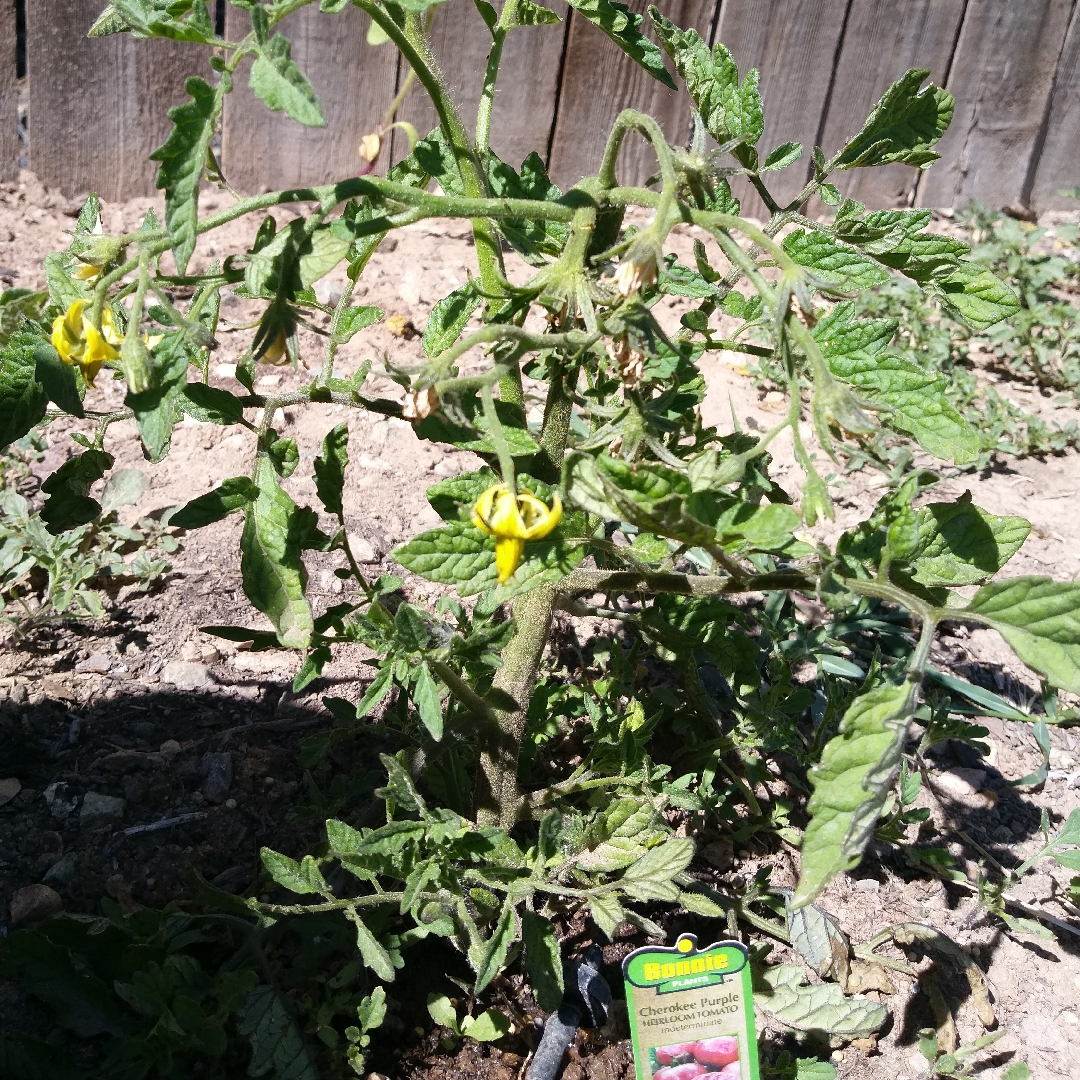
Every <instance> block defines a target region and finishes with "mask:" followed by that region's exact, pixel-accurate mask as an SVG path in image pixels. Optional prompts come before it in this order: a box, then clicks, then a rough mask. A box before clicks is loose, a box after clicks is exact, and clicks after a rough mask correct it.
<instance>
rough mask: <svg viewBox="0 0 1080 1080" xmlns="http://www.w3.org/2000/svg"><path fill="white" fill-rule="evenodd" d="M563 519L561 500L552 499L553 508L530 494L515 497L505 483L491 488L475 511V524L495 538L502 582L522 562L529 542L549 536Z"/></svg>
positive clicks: (478, 500) (497, 566)
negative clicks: (527, 541) (526, 544)
mask: <svg viewBox="0 0 1080 1080" xmlns="http://www.w3.org/2000/svg"><path fill="white" fill-rule="evenodd" d="M561 520H562V500H561V499H560V498H559V496H558V494H554V495H552V497H551V507H550V509H549V508H548V507H547V506H545V505H544V504H543V503H542V502H541V501H540V500H539V499H538V498H537V497H536V496H535V495H533V494H532V492H531V491H523V492H521V494H520V495H515V494H514V493H513V492H512V491H511V490H510V489H509V488H508V487H507V486H506V485H505V484H495V485H494V486H493V487H489V488H488V489H487V491H485V492H484V493H483V494H482V495H481V496H480V498H479V499H477V500H476V506H475V508H474V509H473V515H472V522H473V524H474V525H475V526H476V527H477V528H478V529H480V530H481V531H482V532H486V533H487V534H488V536H494V537H495V569H496V570H498V572H499V583H500V584H502V583H503V582H504V581H507V580H509V578H510V577H511V576H512V575H513V573H514V571H515V570H516V569H517V567H518V563H519V562H521V556H522V553H523V552H524V551H525V541H526V540H539V539H540V537H542V536H547V534H548V533H549V532H551V530H552V529H554V528H555V526H556V525H558V524H559V522H560V521H561Z"/></svg>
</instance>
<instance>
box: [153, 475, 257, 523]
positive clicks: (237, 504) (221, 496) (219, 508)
mask: <svg viewBox="0 0 1080 1080" xmlns="http://www.w3.org/2000/svg"><path fill="white" fill-rule="evenodd" d="M258 497H259V489H258V488H257V487H256V486H255V482H254V481H253V480H251V479H250V478H249V477H247V476H231V477H229V479H227V480H222V481H221V484H220V485H219V486H218V487H216V488H214V490H213V491H208V492H207V493H206V494H205V495H200V496H199V497H198V498H195V499H192V500H191V502H189V503H185V504H184V505H183V506H181V507H180V509H179V510H177V511H176V513H175V514H173V516H172V517H171V518H170V519H169V524H170V525H175V526H176V527H177V528H178V529H201V528H202V527H203V526H204V525H209V524H211V523H212V522H214V521H220V520H221V519H222V518H223V517H225V516H226V515H228V514H231V513H233V512H234V511H236V510H243V509H244V508H245V507H247V506H248V505H250V504H251V503H252V502H254V500H255V499H257V498H258Z"/></svg>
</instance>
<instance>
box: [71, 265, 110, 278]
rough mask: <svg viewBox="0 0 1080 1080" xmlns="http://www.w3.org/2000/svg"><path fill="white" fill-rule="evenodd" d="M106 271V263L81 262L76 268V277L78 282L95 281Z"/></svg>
mask: <svg viewBox="0 0 1080 1080" xmlns="http://www.w3.org/2000/svg"><path fill="white" fill-rule="evenodd" d="M104 269H105V264H104V263H100V264H99V263H87V262H81V263H79V264H78V266H76V267H75V274H74V277H75V278H76V279H77V280H78V281H93V280H94V278H96V277H97V276H98V274H100V273H101V271H102V270H104Z"/></svg>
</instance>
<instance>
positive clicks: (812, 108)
mask: <svg viewBox="0 0 1080 1080" xmlns="http://www.w3.org/2000/svg"><path fill="white" fill-rule="evenodd" d="M847 7H848V0H724V4H723V6H722V7H721V9H720V23H719V26H718V27H717V32H716V40H717V41H722V42H723V43H724V44H725V45H726V46H727V47H728V48H729V49H730V50H731V53H732V55H733V56H734V58H735V62H736V63H737V64H738V65H739V74H740V75H743V76H745V73H746V72H747V71H749V70H750V68H753V67H756V68H758V69H759V70H760V72H761V98H762V102H763V104H764V107H765V133H764V135H763V136H762V138H761V141H760V142H759V143H758V151H759V153H760V155H761V157H762V159H764V157H765V155H766V154H767V153H768V152H769V151H770V150H772V149H774V148H775V147H777V146H779V145H780V144H781V143H785V142H788V141H794V142H801V143H802V144H803V148H804V153H803V157H802V158H801V159H800V160H799V161H798V162H796V163H795V164H794V165H792V166H790V167H789V168H788V169H786V170H785V171H784V172H782V173H772V174H767V181H768V188H769V190H770V191H771V192H772V193H773V195H774V196H775V197H776V198H778V199H779V200H780V201H781V203H783V202H784V201H786V200H788V199H791V198H793V197H794V196H795V195H797V194H798V192H799V190H800V189H801V188H802V186H803V185H804V184H805V183H806V178H807V176H808V175H809V151H810V148H811V147H812V146H813V144H814V142H815V140H816V139H817V136H818V128H819V126H820V123H821V116H822V113H823V111H824V109H825V103H826V99H827V98H828V96H829V84H830V81H831V78H832V71H833V64H834V62H835V59H836V52H837V47H838V45H839V43H840V35H841V33H842V32H843V27H844V16H845V14H846V12H847ZM732 189H733V190H734V191H735V192H736V194H737V195H738V196H739V198H740V199H741V200H742V203H743V212H744V213H748V214H757V215H761V214H764V213H765V208H764V206H763V204H762V203H761V200H760V199H759V198H758V197H757V195H756V194H754V192H753V190H752V189H751V188H750V186H749V184H747V183H745V182H744V181H737V182H736V183H734V184H733V185H732Z"/></svg>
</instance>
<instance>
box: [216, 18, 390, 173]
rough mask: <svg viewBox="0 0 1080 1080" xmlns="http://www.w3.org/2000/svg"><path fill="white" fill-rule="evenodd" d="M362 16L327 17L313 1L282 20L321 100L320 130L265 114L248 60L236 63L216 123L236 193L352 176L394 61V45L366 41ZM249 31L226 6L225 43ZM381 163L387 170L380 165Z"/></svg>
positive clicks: (386, 96) (383, 103)
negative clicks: (323, 124)
mask: <svg viewBox="0 0 1080 1080" xmlns="http://www.w3.org/2000/svg"><path fill="white" fill-rule="evenodd" d="M368 21H369V19H368V16H367V15H365V14H364V13H363V12H362V11H360V10H359V9H357V8H354V7H347V8H345V10H344V11H342V12H341V13H340V14H338V15H327V14H324V13H322V12H320V11H319V10H318V9H317V8H316V7H315V6H311V7H306V8H303V9H301V10H300V11H298V12H295V13H294V14H292V15H290V16H289V17H288V18H287V19H285V20H284V21H283V22H282V23H281V24H280V29H281V32H282V33H283V34H284V35H285V37H287V38H288V39H289V40H290V41H291V42H292V58H293V59H294V60H295V61H296V62H297V64H299V65H300V68H301V70H302V71H303V72H304V73H305V74H306V75H307V77H308V78H309V79H310V80H311V84H312V86H313V87H314V88H315V93H316V94H317V95H318V98H319V101H320V103H321V104H322V108H323V115H324V116H325V117H326V127H324V128H309V127H305V126H304V125H303V124H298V123H297V122H296V121H295V120H292V119H290V118H289V117H288V116H286V115H285V113H283V112H271V111H270V110H269V109H268V108H267V107H266V106H265V105H264V104H263V103H262V102H261V101H260V100H259V99H258V98H257V97H255V95H254V94H253V93H252V92H251V90H250V89H249V88H248V85H247V81H248V76H249V72H250V70H251V61H250V60H245V61H244V63H242V64H241V65H240V68H239V69H238V70H237V72H236V76H235V80H234V84H233V91H232V93H231V94H229V96H228V97H227V98H226V99H225V116H224V122H223V126H222V168H223V169H224V171H225V175H226V176H227V177H228V178H229V182H230V183H232V184H233V186H234V187H236V188H237V189H238V190H239V191H242V192H244V193H246V194H253V193H257V192H259V191H272V190H275V189H277V188H285V187H297V186H304V185H307V184H326V183H330V182H331V181H333V180H340V179H344V178H345V177H347V176H350V175H355V174H356V173H357V171H358V170H359V168H360V164H361V163H360V158H359V156H358V153H357V151H358V147H359V145H360V138H361V137H362V136H363V135H366V134H367V133H368V132H370V131H372V130H374V128H375V125H376V124H378V122H379V121H380V120H381V119H382V116H383V113H384V112H385V111H386V108H387V106H388V105H389V104H390V102H391V101H392V100H393V98H394V92H395V91H394V84H395V81H396V79H397V66H398V63H397V52H396V50H395V49H394V47H393V46H392V45H389V44H387V45H382V46H379V47H373V46H371V45H368V44H367V41H366V37H367V28H368ZM249 29H250V22H249V20H248V16H247V14H246V13H245V12H243V11H242V10H241V9H239V8H235V7H232V6H231V5H230V6H229V8H228V13H227V16H226V34H227V36H228V38H229V40H231V41H237V40H239V39H240V38H242V37H243V35H244V34H246V33H247V32H248V31H249ZM380 166H381V167H380V169H379V171H381V172H385V163H380Z"/></svg>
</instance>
